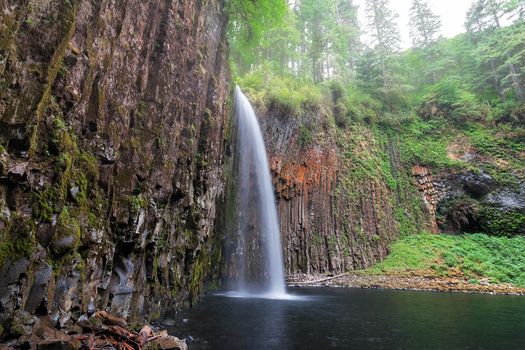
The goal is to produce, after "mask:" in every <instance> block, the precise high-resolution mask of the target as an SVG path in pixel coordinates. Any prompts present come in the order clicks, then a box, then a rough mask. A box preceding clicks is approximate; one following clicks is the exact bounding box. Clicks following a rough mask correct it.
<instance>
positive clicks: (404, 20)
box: [356, 0, 474, 48]
mask: <svg viewBox="0 0 525 350" xmlns="http://www.w3.org/2000/svg"><path fill="white" fill-rule="evenodd" d="M473 1H474V0H429V4H430V6H431V7H432V10H433V11H434V13H436V14H437V15H439V16H440V17H441V23H442V24H443V29H442V33H443V35H444V36H445V37H448V38H450V37H453V36H454V35H456V34H459V33H462V32H464V31H465V28H464V27H463V23H464V22H465V15H466V14H467V10H468V9H469V7H470V5H471V4H472V2H473ZM411 2H412V1H411V0H390V5H391V6H390V7H391V8H392V9H393V10H395V12H397V13H398V14H399V18H398V24H399V29H400V30H401V38H402V41H403V43H402V46H403V48H407V47H410V46H411V45H412V41H411V40H410V37H409V34H408V33H409V27H408V11H409V9H410V4H411ZM356 3H357V4H358V5H359V12H360V13H359V15H360V16H359V17H360V18H359V20H360V22H361V25H364V24H366V19H365V17H364V13H363V11H364V5H365V3H366V0H358V1H356ZM363 39H364V40H365V41H366V37H364V38H363Z"/></svg>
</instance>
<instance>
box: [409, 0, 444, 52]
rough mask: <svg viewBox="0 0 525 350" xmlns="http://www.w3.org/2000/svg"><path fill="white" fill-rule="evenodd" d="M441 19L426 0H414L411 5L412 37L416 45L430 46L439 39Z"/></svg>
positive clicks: (421, 46)
mask: <svg viewBox="0 0 525 350" xmlns="http://www.w3.org/2000/svg"><path fill="white" fill-rule="evenodd" d="M440 30H441V19H440V18H439V16H437V15H435V14H434V13H433V12H432V9H431V8H430V6H429V5H428V1H426V0H413V1H412V6H411V7H410V37H411V38H412V42H413V44H414V46H415V47H420V48H424V49H426V48H428V47H429V46H430V45H431V44H432V43H434V42H435V41H436V40H437V36H438V34H439V31H440Z"/></svg>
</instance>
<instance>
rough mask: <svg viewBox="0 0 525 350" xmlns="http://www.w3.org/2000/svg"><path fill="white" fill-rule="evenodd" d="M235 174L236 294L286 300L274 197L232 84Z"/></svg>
mask: <svg viewBox="0 0 525 350" xmlns="http://www.w3.org/2000/svg"><path fill="white" fill-rule="evenodd" d="M235 115H236V116H237V125H238V130H237V154H236V155H237V159H236V163H237V176H238V184H237V185H238V200H239V202H238V213H236V214H237V220H238V225H237V228H238V230H239V242H238V252H237V264H238V276H237V277H238V279H237V285H236V289H237V292H238V293H239V294H241V295H245V296H264V297H268V298H282V297H284V296H286V286H285V281H284V266H283V256H282V247H281V238H280V232H279V221H278V218H277V207H276V204H275V193H274V189H273V186H272V182H271V178H270V170H269V166H268V159H267V156H266V149H265V147H264V140H263V137H262V133H261V129H260V127H259V123H258V122H257V117H256V116H255V112H254V110H253V108H252V106H251V104H250V102H249V101H248V99H247V98H246V96H245V95H244V94H243V93H242V91H241V89H240V88H239V87H238V86H237V87H236V88H235Z"/></svg>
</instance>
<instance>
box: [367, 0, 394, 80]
mask: <svg viewBox="0 0 525 350" xmlns="http://www.w3.org/2000/svg"><path fill="white" fill-rule="evenodd" d="M389 5H390V4H389V1H388V0H369V1H367V2H366V7H365V12H366V17H367V20H368V29H369V31H370V37H371V38H372V48H373V51H374V56H375V58H376V59H375V64H377V66H378V67H377V68H378V69H379V71H380V72H381V77H380V78H381V81H382V85H383V88H384V89H385V90H388V89H390V88H391V87H392V85H393V74H392V73H393V72H392V70H391V69H390V67H389V65H388V63H389V62H388V61H389V59H390V58H391V57H392V56H393V55H394V54H395V53H397V52H398V51H399V48H400V43H401V38H400V34H399V28H398V24H397V22H396V19H397V17H398V15H397V14H396V13H394V12H393V11H392V10H391V9H390V7H389Z"/></svg>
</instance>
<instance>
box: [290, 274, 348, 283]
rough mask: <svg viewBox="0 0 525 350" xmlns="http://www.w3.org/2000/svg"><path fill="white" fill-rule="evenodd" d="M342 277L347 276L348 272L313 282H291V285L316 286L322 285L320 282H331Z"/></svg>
mask: <svg viewBox="0 0 525 350" xmlns="http://www.w3.org/2000/svg"><path fill="white" fill-rule="evenodd" d="M343 276H348V272H345V273H341V274H339V275H336V276H331V277H326V278H322V279H318V280H314V281H302V282H292V283H291V284H292V285H303V284H317V283H322V282H326V281H331V280H334V279H336V278H339V277H343Z"/></svg>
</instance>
